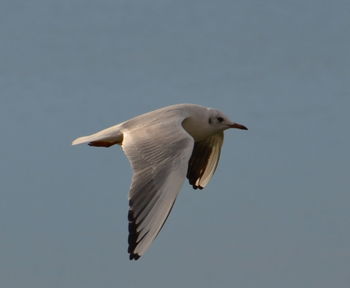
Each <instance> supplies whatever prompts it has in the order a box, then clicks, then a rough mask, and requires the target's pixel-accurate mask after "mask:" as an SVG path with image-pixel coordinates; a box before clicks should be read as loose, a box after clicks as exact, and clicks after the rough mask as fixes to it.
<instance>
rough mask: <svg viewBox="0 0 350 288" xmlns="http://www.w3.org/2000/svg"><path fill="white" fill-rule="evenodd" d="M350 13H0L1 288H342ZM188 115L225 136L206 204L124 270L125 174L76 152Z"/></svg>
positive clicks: (108, 1)
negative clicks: (98, 137)
mask: <svg viewBox="0 0 350 288" xmlns="http://www.w3.org/2000/svg"><path fill="white" fill-rule="evenodd" d="M349 31H350V2H349V1H341V0H334V1H316V0H313V1H311V0H293V1H287V0H285V1H279V0H266V1H261V0H235V1H228V0H227V1H221V0H219V1H210V0H202V1H191V0H190V1H189V0H177V1H170V0H158V1H157V0H151V1H131V0H128V1H126V0H124V1H114V0H113V1H112V0H100V1H86V0H84V1H83V0H60V1H58V0H56V1H53V0H32V1H23V0H22V1H21V0H11V1H10V0H2V1H1V2H0V130H1V135H2V136H1V150H0V159H1V161H0V173H1V174H0V175H1V190H0V286H1V287H4V288H5V287H6V288H18V287H26V288H41V287H42V288H47V287H50V288H63V287H64V288H66V287H67V288H68V287H74V288H77V287H78V288H79V287H82V288H95V287H155V288H158V287H167V288H172V287H174V288H175V287H176V288H178V287H240V288H253V287H254V288H255V287H260V288H281V287H283V288H295V287H301V288H303V287H307V288H310V287H317V288H329V287H337V288H348V287H349V285H350V229H349V227H350V209H349V205H350V194H349V193H350V192H349V191H350V189H349V186H350V180H349V178H350V177H349V176H350V175H349V171H350V169H349V168H350V167H349V166H350V164H349V163H350V157H349V156H350V153H349V147H350V133H349V131H350V129H349V124H350V113H349V107H350V37H349V35H350V34H349V33H350V32H349ZM184 102H187V103H195V104H201V105H205V106H210V107H215V108H218V109H220V110H222V111H223V112H224V113H225V114H226V115H228V116H229V117H230V118H231V119H232V120H234V121H237V122H239V123H242V124H244V125H246V126H247V127H248V128H249V131H227V133H226V136H225V143H224V147H223V150H222V157H221V162H220V164H219V167H218V169H217V171H216V174H215V175H214V178H213V179H212V181H211V182H210V184H209V185H208V186H207V187H206V189H204V190H202V191H195V190H193V189H192V188H191V187H190V185H188V183H185V185H184V187H183V189H182V191H181V193H180V195H179V197H178V200H177V203H176V205H175V207H174V209H173V211H172V214H171V215H170V217H169V219H168V221H167V223H166V225H165V227H164V229H163V230H162V232H161V233H160V235H159V237H158V238H157V239H156V241H155V242H154V243H153V245H152V247H151V249H150V250H149V251H148V252H147V253H146V254H145V255H144V257H142V258H141V259H140V260H139V261H137V262H130V261H129V260H128V255H127V252H126V250H127V209H128V207H127V192H128V189H129V185H130V178H131V169H130V166H129V163H128V161H127V159H126V157H125V156H124V154H123V152H122V151H121V149H120V148H119V147H111V148H110V149H102V148H100V149H98V148H91V147H88V146H77V147H72V146H71V145H70V143H71V141H72V140H73V139H74V138H76V137H78V136H82V135H86V134H89V133H92V132H95V131H98V130H100V129H102V128H106V127H108V126H111V125H114V124H117V123H119V122H121V121H124V120H127V119H129V118H131V117H133V116H135V115H138V114H140V113H144V112H148V111H150V110H153V109H156V108H159V107H162V106H166V105H170V104H175V103H184Z"/></svg>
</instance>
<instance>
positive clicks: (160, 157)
mask: <svg viewBox="0 0 350 288" xmlns="http://www.w3.org/2000/svg"><path fill="white" fill-rule="evenodd" d="M182 120H183V119H181V121H180V120H179V121H175V124H174V121H166V122H167V123H164V122H159V121H158V122H157V123H151V125H147V126H143V127H138V128H135V129H132V130H129V131H128V130H127V131H124V133H123V134H124V140H123V143H122V148H123V150H124V152H125V154H126V156H127V157H128V159H129V161H130V163H131V166H132V168H133V177H132V183H131V188H130V192H129V214H128V218H129V239H128V240H129V248H128V252H129V254H130V259H135V260H137V259H138V258H139V257H140V256H141V255H143V254H144V252H145V251H146V250H147V249H148V248H149V246H150V244H151V243H152V241H153V240H154V238H155V237H156V236H157V235H158V233H159V231H160V230H161V228H162V226H163V224H164V222H165V221H166V219H167V216H168V215H169V213H170V211H171V208H172V206H173V205H174V202H175V200H176V196H177V194H178V193H179V191H180V189H181V186H182V184H183V181H184V179H185V176H186V171H187V167H188V161H189V159H190V157H191V153H192V150H193V143H194V141H193V138H192V137H191V136H190V135H189V134H188V133H187V132H186V131H185V130H184V129H183V127H182V125H181V122H182Z"/></svg>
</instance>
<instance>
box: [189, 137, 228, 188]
mask: <svg viewBox="0 0 350 288" xmlns="http://www.w3.org/2000/svg"><path fill="white" fill-rule="evenodd" d="M223 142H224V133H223V132H219V133H217V134H214V135H212V136H210V137H208V138H206V139H205V140H203V141H199V142H195V143H194V148H193V152H192V156H191V159H190V161H189V164H188V171H187V178H188V180H189V182H190V184H191V185H192V186H193V188H194V189H197V188H199V189H203V188H204V187H205V186H206V185H207V184H208V182H209V181H210V179H211V177H212V176H213V175H214V172H215V169H216V167H217V165H218V163H219V158H220V151H221V146H222V143H223Z"/></svg>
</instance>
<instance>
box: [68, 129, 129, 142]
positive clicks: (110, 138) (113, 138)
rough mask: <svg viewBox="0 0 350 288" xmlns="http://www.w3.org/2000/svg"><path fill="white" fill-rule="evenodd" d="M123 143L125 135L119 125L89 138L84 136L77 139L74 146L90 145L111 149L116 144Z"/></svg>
mask: <svg viewBox="0 0 350 288" xmlns="http://www.w3.org/2000/svg"><path fill="white" fill-rule="evenodd" d="M122 142H123V133H122V132H121V131H120V128H119V125H116V126H113V127H110V128H107V129H104V130H102V131H99V132H97V133H95V134H92V135H89V136H83V137H79V138H77V139H75V140H74V141H73V142H72V145H78V144H83V143H88V144H89V145H90V146H96V147H110V146H112V145H114V144H119V145H121V144H122Z"/></svg>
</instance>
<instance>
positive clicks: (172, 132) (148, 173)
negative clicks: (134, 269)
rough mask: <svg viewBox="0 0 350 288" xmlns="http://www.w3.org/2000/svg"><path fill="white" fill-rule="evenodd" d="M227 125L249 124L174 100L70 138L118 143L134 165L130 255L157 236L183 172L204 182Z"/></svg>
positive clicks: (215, 161) (138, 253)
mask: <svg viewBox="0 0 350 288" xmlns="http://www.w3.org/2000/svg"><path fill="white" fill-rule="evenodd" d="M229 128H237V129H242V130H248V129H247V128H246V127H245V126H243V125H241V124H238V123H235V122H232V121H230V120H229V119H228V118H227V117H226V116H225V115H224V114H223V113H222V112H220V111H218V110H216V109H212V108H207V107H203V106H200V105H195V104H176V105H171V106H167V107H163V108H160V109H157V110H154V111H151V112H148V113H146V114H142V115H139V116H136V117H134V118H132V119H130V120H127V121H125V122H122V123H120V124H117V125H115V126H112V127H110V128H107V129H104V130H101V131H99V132H97V133H95V134H92V135H89V136H84V137H79V138H77V139H75V140H74V141H73V142H72V145H77V144H82V143H88V145H90V146H95V147H110V146H112V145H115V144H118V145H120V146H121V148H122V149H123V151H124V153H125V154H126V156H127V158H128V160H129V162H130V165H131V166H132V169H133V176H132V181H131V186H130V191H129V195H128V200H129V212H128V220H129V237H128V244H129V247H128V253H129V258H130V260H137V259H139V258H140V257H141V256H142V255H143V254H144V253H145V252H146V250H147V249H148V248H149V247H150V245H151V243H152V242H153V240H154V239H155V238H156V237H157V235H158V233H159V232H160V230H161V229H162V227H163V225H164V223H165V221H166V219H167V217H168V216H169V213H170V212H171V209H172V207H173V205H174V203H175V200H176V197H177V195H178V194H179V191H180V189H181V187H182V185H183V182H184V181H185V178H186V177H187V179H188V181H189V183H190V185H192V187H193V188H194V189H203V188H204V187H205V186H206V185H207V184H208V182H209V180H210V179H211V177H212V176H213V174H214V172H215V169H216V167H217V165H218V162H219V158H220V151H221V146H222V144H223V141H224V130H226V129H229Z"/></svg>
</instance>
